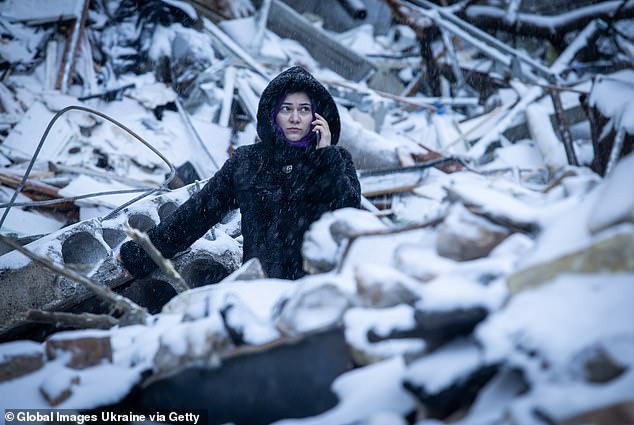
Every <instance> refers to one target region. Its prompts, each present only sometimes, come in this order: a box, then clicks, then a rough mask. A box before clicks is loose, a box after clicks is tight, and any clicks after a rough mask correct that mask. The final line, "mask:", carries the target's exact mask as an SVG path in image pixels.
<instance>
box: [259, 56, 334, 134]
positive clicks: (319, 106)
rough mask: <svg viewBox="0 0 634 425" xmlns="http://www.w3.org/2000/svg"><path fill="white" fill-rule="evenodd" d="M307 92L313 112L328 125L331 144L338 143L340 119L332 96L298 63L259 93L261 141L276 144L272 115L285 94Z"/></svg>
mask: <svg viewBox="0 0 634 425" xmlns="http://www.w3.org/2000/svg"><path fill="white" fill-rule="evenodd" d="M302 91H303V92H306V94H308V97H310V99H311V100H312V101H313V103H314V104H315V107H316V112H317V113H318V114H320V115H321V116H323V117H324V118H325V119H326V121H328V125H329V127H330V133H331V135H332V139H331V144H333V145H336V144H337V142H339V134H340V133H341V122H340V120H339V112H338V111H337V105H336V104H335V101H334V99H333V98H332V96H331V95H330V93H328V90H326V88H325V87H324V86H323V85H322V84H321V83H320V82H319V81H317V79H315V77H313V76H312V75H311V74H310V73H309V72H308V71H306V70H305V69H304V68H302V67H301V66H294V67H292V68H289V69H287V70H286V71H283V72H282V73H280V74H279V75H278V76H277V77H275V78H273V80H271V82H270V83H269V85H268V86H266V88H265V89H264V92H262V96H261V97H260V103H259V105H258V117H257V119H258V126H257V129H258V136H259V137H260V139H261V140H262V142H264V143H275V140H276V138H275V131H274V130H273V126H272V122H271V114H272V113H273V110H274V109H275V107H276V106H277V105H278V103H279V101H280V97H281V96H282V95H284V94H289V93H296V92H302Z"/></svg>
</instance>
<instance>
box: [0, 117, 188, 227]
mask: <svg viewBox="0 0 634 425" xmlns="http://www.w3.org/2000/svg"><path fill="white" fill-rule="evenodd" d="M72 110H78V111H84V112H87V113H89V114H94V115H97V116H98V117H101V118H103V119H105V120H106V121H109V122H111V123H112V124H114V125H116V126H118V127H119V128H121V129H123V130H124V131H126V132H127V133H128V134H130V135H131V136H132V137H134V138H135V139H136V140H138V141H139V142H141V143H143V145H145V146H146V147H147V148H148V149H150V150H151V151H152V152H153V153H154V154H155V155H156V156H158V157H159V158H161V160H162V161H163V162H165V163H166V164H167V166H168V167H169V169H170V173H169V176H168V177H167V178H166V179H165V181H164V182H163V184H162V185H161V187H160V188H153V189H150V190H148V189H133V190H134V191H141V190H143V191H145V190H147V192H145V193H143V194H141V195H140V196H137V197H136V198H134V199H132V200H130V201H128V202H126V203H124V204H123V205H121V206H119V207H118V208H116V209H115V210H113V211H112V212H111V213H110V214H108V215H107V216H106V217H105V218H104V219H105V220H107V219H109V218H111V217H113V216H114V215H115V214H117V213H118V212H119V211H121V210H122V209H124V208H125V207H127V206H128V205H131V204H133V203H134V202H136V201H138V200H140V199H143V198H144V197H146V196H149V195H151V194H153V193H156V192H159V191H166V190H169V189H167V185H169V183H170V182H171V181H172V180H173V179H174V177H175V176H176V168H174V165H172V163H171V162H170V161H169V160H168V159H167V158H166V157H165V156H164V155H163V154H162V153H161V152H159V151H158V150H157V149H156V148H154V146H152V145H151V144H149V143H148V142H147V141H145V140H144V139H143V138H142V137H141V136H139V135H138V134H136V133H135V132H134V131H133V130H131V129H130V128H128V127H126V126H125V125H123V124H121V123H120V122H119V121H117V120H115V119H114V118H111V117H109V116H108V115H106V114H104V113H103V112H99V111H96V110H94V109H91V108H87V107H85V106H79V105H71V106H67V107H65V108H64V109H62V110H60V111H59V112H57V113H56V114H55V115H54V116H53V118H52V119H51V121H50V122H49V123H48V125H47V126H46V130H44V134H42V137H41V138H40V142H39V143H38V145H37V148H36V149H35V152H34V153H33V156H32V157H31V162H29V166H28V167H27V169H26V172H25V173H24V176H22V181H21V182H20V184H19V185H18V187H17V188H16V189H15V191H14V192H13V196H12V197H11V200H10V201H9V203H8V204H2V205H1V206H0V207H2V208H5V210H4V213H3V214H2V218H1V219H0V230H2V226H3V224H4V221H5V220H6V218H7V215H8V214H9V211H10V210H11V208H12V207H13V206H16V205H23V204H22V203H21V204H17V203H16V202H15V200H16V198H17V197H18V194H19V193H20V192H21V191H22V189H23V188H24V185H25V184H26V182H27V180H28V178H29V175H30V174H31V170H32V169H33V165H34V164H35V161H36V160H37V157H38V155H39V154H40V151H41V150H42V146H43V145H44V141H45V140H46V138H47V137H48V133H49V132H50V131H51V128H52V127H53V124H55V122H56V121H57V120H58V119H59V118H60V117H61V116H62V115H63V114H65V113H66V112H68V111H72ZM114 192H117V193H130V191H129V190H126V191H110V192H107V193H106V192H99V193H93V194H87V195H82V196H77V197H70V198H60V199H56V200H54V202H51V201H41V202H33V203H29V205H52V204H55V203H63V202H71V201H72V200H75V199H85V198H90V197H95V196H101V195H103V194H114Z"/></svg>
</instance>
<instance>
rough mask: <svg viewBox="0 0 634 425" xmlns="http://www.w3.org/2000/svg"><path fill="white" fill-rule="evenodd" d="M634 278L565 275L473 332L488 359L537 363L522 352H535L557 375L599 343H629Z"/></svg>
mask: <svg viewBox="0 0 634 425" xmlns="http://www.w3.org/2000/svg"><path fill="white" fill-rule="evenodd" d="M632 279H634V275H632V274H609V275H608V274H604V275H601V274H596V275H563V276H560V277H558V278H556V279H555V280H554V281H553V282H551V283H549V284H548V285H544V286H542V287H540V288H537V289H534V290H530V291H524V292H522V293H520V294H518V295H517V296H515V297H513V298H512V299H511V300H510V301H509V303H508V305H507V306H506V307H505V308H504V309H503V310H502V311H500V312H498V313H497V314H495V315H493V316H491V317H489V318H488V319H487V320H486V321H485V322H483V323H482V324H480V325H479V326H478V328H477V329H476V335H477V338H478V340H479V341H480V343H481V344H482V345H483V346H484V347H486V349H485V354H486V358H487V360H488V361H500V360H503V359H510V361H511V362H513V363H517V362H531V361H535V360H531V359H530V357H525V356H526V353H528V352H530V350H537V351H538V353H539V356H540V357H541V358H543V359H545V360H546V361H547V362H548V363H549V364H550V365H551V366H550V368H551V369H554V370H557V369H562V368H565V366H566V365H567V364H569V362H570V360H571V359H572V356H573V355H574V354H576V353H577V352H579V350H581V349H582V348H584V347H587V346H590V345H592V344H594V343H595V342H597V341H605V340H606V339H607V338H610V337H627V338H629V339H631V338H632V337H634V334H633V332H632V326H631V324H632V323H634V311H633V310H632V309H631V306H630V304H631V300H632V299H634V298H633V297H634V286H632V282H633V280H632ZM564 300H565V302H564ZM536 311H539V315H535V312H536ZM580 312H583V313H582V314H580ZM599 318H600V321H599ZM554 323H556V324H557V326H553V324H554ZM522 353H524V354H522ZM630 361H631V360H630Z"/></svg>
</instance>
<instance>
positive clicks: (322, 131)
mask: <svg viewBox="0 0 634 425" xmlns="http://www.w3.org/2000/svg"><path fill="white" fill-rule="evenodd" d="M311 124H312V125H313V131H314V132H315V133H316V143H317V149H320V148H325V147H326V146H330V144H331V137H332V136H331V134H330V127H329V126H328V121H326V119H325V118H324V117H322V116H321V115H319V114H318V113H317V112H315V120H314V121H313V122H312V123H311Z"/></svg>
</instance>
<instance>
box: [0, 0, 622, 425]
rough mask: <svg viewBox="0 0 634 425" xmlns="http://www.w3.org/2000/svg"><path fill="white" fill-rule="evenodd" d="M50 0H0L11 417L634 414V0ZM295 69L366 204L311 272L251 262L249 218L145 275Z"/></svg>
mask: <svg viewBox="0 0 634 425" xmlns="http://www.w3.org/2000/svg"><path fill="white" fill-rule="evenodd" d="M49 3H50V2H47V1H43V0H42V1H40V0H33V1H30V2H20V1H17V0H5V1H4V2H3V3H0V30H1V31H2V43H0V58H1V62H0V65H1V72H2V74H1V75H0V164H1V165H2V169H1V171H0V196H1V197H2V201H1V202H2V206H1V209H0V212H1V213H2V218H1V221H0V229H1V233H2V235H1V236H0V242H2V250H3V251H2V254H3V255H2V256H0V269H1V270H2V272H1V273H0V339H1V340H2V341H3V343H2V344H0V394H2V397H0V407H2V408H5V409H6V408H48V407H51V406H54V407H59V408H66V409H75V410H78V411H93V410H95V409H96V411H98V410H99V409H102V410H108V409H112V408H124V409H130V410H133V409H137V408H145V409H157V408H191V409H193V408H205V409H209V411H210V412H218V413H214V416H213V417H210V422H213V423H227V422H234V423H255V422H258V423H271V422H276V421H280V422H281V423H285V424H288V423H302V424H303V423H311V424H312V423H324V424H331V423H417V424H419V425H431V424H437V423H441V422H450V423H459V424H465V425H466V424H476V423H477V424H489V423H490V424H497V423H509V424H517V423H519V424H546V423H566V424H577V423H586V422H588V421H595V422H596V423H610V421H611V419H610V418H615V417H618V418H621V419H619V420H617V422H619V421H620V422H623V423H627V422H632V421H634V418H633V417H632V413H631V412H632V403H634V372H633V367H634V361H633V359H634V350H633V347H634V331H633V330H632V327H631V323H633V322H634V313H633V312H632V309H631V307H630V305H629V304H630V301H631V300H632V299H634V287H633V286H632V283H633V282H634V263H633V259H634V195H633V193H634V192H632V191H631V190H629V187H628V186H629V185H630V184H631V183H630V182H631V181H633V180H634V174H633V170H634V156H633V154H632V153H631V152H632V144H633V141H634V118H633V117H634V115H633V114H632V110H633V109H632V108H633V107H634V106H632V101H631V98H632V96H631V94H633V93H634V72H633V71H632V63H633V62H634V56H632V54H633V52H634V44H633V40H634V25H633V20H632V18H634V16H633V14H634V5H633V4H631V2H627V1H606V2H601V3H595V2H585V1H584V2H578V3H577V4H575V5H571V4H568V3H566V2H543V1H528V0H526V1H524V2H519V1H508V2H493V1H483V2H478V4H473V2H457V3H455V4H453V5H450V6H446V7H440V6H437V5H436V4H434V3H431V2H428V1H427V0H408V1H405V0H387V1H385V2H380V1H378V0H376V1H375V0H365V1H352V0H347V1H340V2H333V3H335V4H336V7H331V8H330V7H329V8H325V7H324V6H323V4H325V2H310V1H305V2H300V3H301V4H295V3H296V2H282V1H279V0H263V1H261V2H254V3H255V4H253V3H251V1H249V0H240V1H234V2H223V1H198V0H196V1H176V0H169V1H168V0H148V1H143V2H140V1H133V0H121V1H116V0H97V1H94V0H93V1H88V0H65V1H60V2H53V3H54V4H49ZM297 64H299V65H302V66H304V67H306V68H307V69H308V70H309V71H310V72H311V73H313V74H314V75H315V76H316V77H317V78H318V79H319V80H320V81H322V82H323V83H324V84H326V85H327V86H328V88H329V90H330V91H331V92H332V93H333V95H334V97H335V98H336V100H337V103H338V106H339V110H340V115H341V122H342V132H341V141H340V144H341V145H342V146H344V147H346V148H347V149H348V150H349V151H350V153H351V154H352V156H353V159H354V162H355V165H356V166H357V169H358V172H359V178H360V181H361V185H362V192H363V195H364V198H363V201H362V207H363V209H362V210H354V209H342V210H338V211H334V212H332V213H328V214H326V215H324V216H323V217H322V218H321V219H320V220H319V221H317V222H315V223H313V225H312V227H311V229H310V230H309V231H308V232H307V233H306V235H305V237H304V243H303V248H302V255H303V257H304V268H305V269H306V270H307V271H308V272H309V273H311V274H310V275H309V276H307V277H305V278H303V279H300V280H298V281H295V282H291V281H285V280H278V279H269V278H267V276H265V275H264V273H263V272H262V268H261V267H260V265H259V263H258V261H257V260H251V261H249V262H247V263H245V264H241V257H242V236H241V234H240V221H241V217H240V214H239V213H238V212H232V213H230V214H228V215H227V216H226V217H224V218H223V220H222V222H221V223H219V224H218V225H216V226H214V227H213V228H212V229H211V230H210V231H209V232H208V233H207V234H206V235H205V236H204V237H203V238H202V239H200V240H199V241H197V242H196V243H195V244H194V245H193V246H192V247H191V249H190V250H188V251H186V252H184V253H181V254H179V255H178V256H177V257H176V258H174V259H172V260H171V261H167V260H164V259H162V258H160V256H156V261H157V262H158V263H159V264H160V265H161V267H159V270H157V271H155V272H154V273H153V274H152V275H150V276H149V277H147V278H145V279H142V280H130V277H129V276H128V275H127V273H126V272H125V271H124V270H123V269H122V267H121V265H120V264H119V262H118V261H117V255H118V249H119V247H120V246H121V244H122V243H123V242H124V241H125V240H127V239H128V238H135V239H137V240H143V232H145V231H147V230H148V229H149V228H151V227H152V226H153V225H154V224H156V223H159V222H160V221H161V220H163V219H164V218H165V217H167V216H168V215H169V214H171V213H172V212H173V211H174V210H175V209H176V208H178V206H179V205H181V204H182V203H183V202H184V201H185V200H186V199H188V197H189V196H191V194H193V193H195V192H196V191H198V190H200V188H201V187H202V186H203V185H204V180H205V179H206V178H208V177H210V176H211V175H213V173H214V172H215V171H216V170H218V169H219V167H220V166H222V164H223V163H224V161H225V160H226V159H227V158H228V157H229V155H231V152H232V150H233V149H235V148H236V147H238V146H240V145H243V144H250V143H254V142H256V131H255V128H256V126H255V118H256V110H257V102H258V99H259V96H260V94H261V92H262V90H263V88H264V87H265V85H266V83H267V82H268V80H269V79H270V78H271V77H272V76H274V75H276V74H277V73H278V72H279V71H281V70H282V69H284V68H286V67H288V66H290V65H297ZM628 94H630V95H628ZM189 288H192V289H189ZM73 329H81V330H73ZM36 341H37V342H36ZM105 377H107V379H105ZM104 382H107V384H104ZM236 382H240V383H241V385H235V383H236ZM262 388H269V389H270V391H266V392H263V391H262V390H261V389H262ZM619 415H620V416H619ZM612 422H614V421H612Z"/></svg>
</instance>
